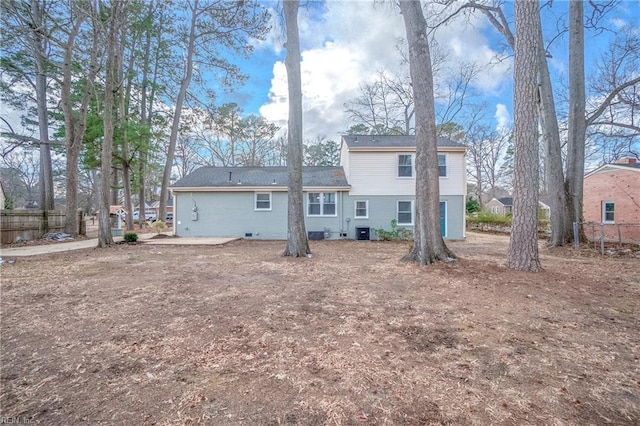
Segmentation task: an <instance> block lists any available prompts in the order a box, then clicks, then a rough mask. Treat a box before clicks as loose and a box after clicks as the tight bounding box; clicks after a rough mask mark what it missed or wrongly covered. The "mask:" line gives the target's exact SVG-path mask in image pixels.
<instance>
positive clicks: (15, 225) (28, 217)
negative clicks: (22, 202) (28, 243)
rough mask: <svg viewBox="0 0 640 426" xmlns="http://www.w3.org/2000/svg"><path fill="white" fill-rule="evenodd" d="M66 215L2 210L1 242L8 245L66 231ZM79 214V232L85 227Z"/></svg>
mask: <svg viewBox="0 0 640 426" xmlns="http://www.w3.org/2000/svg"><path fill="white" fill-rule="evenodd" d="M65 218H66V215H65V213H64V212H61V211H57V210H0V240H1V241H2V243H3V244H8V243H12V242H14V241H16V240H17V239H24V240H34V239H38V238H41V237H42V236H43V235H44V234H46V233H47V232H62V231H64V225H65ZM83 225H84V221H83V220H82V213H79V228H80V229H79V230H78V231H79V232H78V233H80V234H82V233H83V232H82V231H83V229H86V228H85V227H84V226H83Z"/></svg>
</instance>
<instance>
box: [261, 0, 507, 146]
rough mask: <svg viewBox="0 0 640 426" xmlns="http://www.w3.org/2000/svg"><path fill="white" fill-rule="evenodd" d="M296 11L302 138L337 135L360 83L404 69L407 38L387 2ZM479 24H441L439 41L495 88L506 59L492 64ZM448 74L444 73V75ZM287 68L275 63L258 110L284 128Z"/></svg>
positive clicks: (485, 87) (454, 63) (486, 87)
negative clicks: (402, 53)
mask: <svg viewBox="0 0 640 426" xmlns="http://www.w3.org/2000/svg"><path fill="white" fill-rule="evenodd" d="M314 12H316V13H311V12H308V11H307V12H305V11H304V10H302V11H301V13H300V18H299V20H300V24H299V26H300V35H301V45H302V46H306V49H304V48H303V52H302V63H301V70H302V91H303V110H304V134H305V139H313V138H315V137H316V136H319V135H324V136H327V137H329V138H332V139H335V138H337V135H338V134H340V133H341V132H342V131H344V130H345V129H346V128H347V127H348V125H347V123H346V117H345V113H344V104H345V103H346V102H348V101H350V100H353V99H354V98H355V97H357V96H358V95H359V85H360V84H361V83H363V82H370V81H373V80H374V79H375V78H376V75H377V73H378V72H379V71H380V70H382V69H384V70H387V71H391V72H397V73H403V72H404V73H406V72H407V71H406V67H407V65H406V64H404V65H403V64H402V58H401V56H400V54H399V53H398V49H397V46H398V44H399V43H400V40H402V39H404V37H405V30H404V23H403V21H402V17H401V16H400V15H399V14H398V13H396V11H395V9H393V8H392V7H391V6H390V5H389V4H379V3H377V4H376V3H373V2H360V1H327V2H326V3H325V9H324V14H323V15H322V16H320V17H319V16H318V13H317V12H318V11H314ZM481 27H482V25H479V24H474V25H470V26H468V27H466V24H465V23H459V24H456V23H455V22H454V23H452V24H450V25H449V26H447V27H446V28H443V29H442V30H441V31H440V33H439V35H438V39H439V43H440V45H441V46H443V47H445V49H447V50H448V53H449V54H448V56H449V58H448V59H449V60H450V61H451V64H450V65H449V66H448V67H447V68H449V67H450V69H459V67H460V65H459V64H460V62H462V61H469V60H474V61H476V62H477V63H478V64H480V65H481V66H482V67H483V71H482V73H481V75H480V76H479V78H478V80H477V81H476V82H475V83H474V84H475V87H476V88H478V89H479V90H481V91H484V92H496V91H497V90H499V88H500V86H501V82H502V81H503V80H504V78H505V76H508V74H509V73H508V69H509V66H510V64H509V62H508V61H506V62H503V63H498V64H497V65H495V66H489V65H487V64H488V63H493V62H495V61H494V59H495V52H494V51H492V50H491V49H490V48H489V43H488V41H487V40H486V39H485V37H483V36H482V35H481V32H480V28H481ZM442 75H446V73H444V74H442ZM286 78H287V77H286V71H285V67H284V64H283V63H282V62H277V63H276V64H274V67H273V78H272V80H271V89H270V93H269V97H270V99H269V101H268V102H267V103H266V104H265V105H263V106H262V107H261V109H260V113H261V114H262V115H263V116H265V118H267V119H268V120H270V121H274V122H276V123H277V124H279V125H280V126H286V120H287V114H288V103H287V84H286ZM437 78H438V76H436V79H437Z"/></svg>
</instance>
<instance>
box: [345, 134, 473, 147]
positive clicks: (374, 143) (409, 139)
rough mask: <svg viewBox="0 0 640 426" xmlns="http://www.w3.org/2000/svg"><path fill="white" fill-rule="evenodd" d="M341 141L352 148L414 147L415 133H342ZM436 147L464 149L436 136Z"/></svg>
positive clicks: (460, 145) (458, 144) (456, 143)
mask: <svg viewBox="0 0 640 426" xmlns="http://www.w3.org/2000/svg"><path fill="white" fill-rule="evenodd" d="M342 141H343V142H344V143H345V144H346V145H347V147H348V148H349V149H352V148H415V147H416V136H415V135H343V136H342ZM438 148H457V149H466V146H465V145H463V144H461V143H458V142H454V141H452V140H451V139H447V138H442V137H438Z"/></svg>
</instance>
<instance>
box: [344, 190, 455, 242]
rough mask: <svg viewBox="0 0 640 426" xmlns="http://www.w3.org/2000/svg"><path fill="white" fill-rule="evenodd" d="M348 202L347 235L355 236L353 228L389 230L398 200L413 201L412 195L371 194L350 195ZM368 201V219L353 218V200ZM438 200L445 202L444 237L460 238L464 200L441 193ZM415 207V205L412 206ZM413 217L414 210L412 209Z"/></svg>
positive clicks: (346, 216)
mask: <svg viewBox="0 0 640 426" xmlns="http://www.w3.org/2000/svg"><path fill="white" fill-rule="evenodd" d="M349 199H350V200H351V201H350V202H347V203H346V204H347V205H348V207H349V210H348V214H346V215H345V219H346V218H350V221H349V229H348V235H349V238H355V229H356V228H362V227H368V228H371V229H374V228H378V229H379V228H382V229H385V230H391V220H393V219H396V218H397V215H398V213H397V206H398V201H414V200H415V197H413V196H402V195H393V196H391V195H372V196H366V195H363V196H357V197H354V196H350V197H349ZM356 200H358V201H368V202H369V218H368V219H356V218H355V201H356ZM440 200H441V201H444V202H446V203H447V207H446V208H447V210H446V235H445V239H448V240H461V239H464V238H465V222H464V221H465V216H464V212H465V202H464V196H462V195H441V196H440ZM414 207H415V206H414ZM414 219H415V211H414ZM401 226H402V227H404V228H408V229H413V226H405V225H401ZM376 237H377V236H376V235H375V233H374V232H371V238H372V239H374V238H376Z"/></svg>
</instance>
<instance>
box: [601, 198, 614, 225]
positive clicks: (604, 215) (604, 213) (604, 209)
mask: <svg viewBox="0 0 640 426" xmlns="http://www.w3.org/2000/svg"><path fill="white" fill-rule="evenodd" d="M607 204H612V205H613V211H612V212H611V213H613V220H607ZM602 223H616V203H615V202H614V201H613V200H604V201H602Z"/></svg>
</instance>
